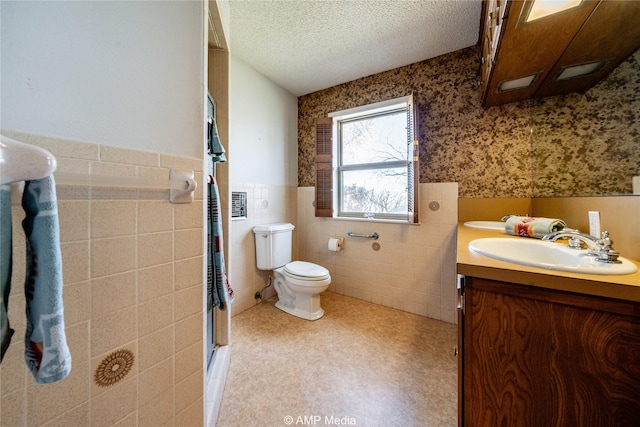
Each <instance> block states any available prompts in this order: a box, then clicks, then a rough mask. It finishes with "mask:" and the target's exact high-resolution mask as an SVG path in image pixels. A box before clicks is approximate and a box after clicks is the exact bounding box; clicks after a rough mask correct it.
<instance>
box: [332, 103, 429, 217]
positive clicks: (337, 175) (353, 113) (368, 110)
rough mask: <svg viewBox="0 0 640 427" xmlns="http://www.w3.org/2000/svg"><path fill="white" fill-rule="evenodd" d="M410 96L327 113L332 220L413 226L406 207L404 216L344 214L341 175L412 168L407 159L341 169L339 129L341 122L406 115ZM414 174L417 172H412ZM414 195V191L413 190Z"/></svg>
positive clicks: (410, 160)
mask: <svg viewBox="0 0 640 427" xmlns="http://www.w3.org/2000/svg"><path fill="white" fill-rule="evenodd" d="M410 100H411V96H403V97H400V98H395V99H390V100H387V101H382V102H376V103H374V104H368V105H362V106H359V107H355V108H350V109H347V110H342V111H336V112H333V113H329V114H328V116H329V117H331V118H332V119H333V141H334V142H333V144H334V149H333V152H334V154H335V155H334V156H333V162H334V165H333V171H334V179H333V189H334V191H333V194H334V207H336V206H337V209H334V218H360V219H368V220H386V221H389V220H391V221H401V222H407V223H412V222H413V214H412V213H411V212H410V209H409V207H408V206H407V212H406V213H403V214H393V213H375V214H373V216H371V214H372V213H369V212H344V211H343V210H342V208H343V203H342V172H343V171H353V170H369V169H373V168H380V167H382V168H394V167H398V166H405V167H407V170H409V168H410V167H411V162H412V160H413V159H412V158H408V159H407V160H400V161H394V162H384V163H367V164H366V165H367V166H352V165H349V166H344V165H342V147H341V135H340V126H341V123H342V122H344V121H349V120H352V119H357V118H365V117H369V116H375V115H381V114H387V113H392V112H396V111H402V110H404V111H406V112H407V114H409V111H408V109H409V108H410V104H409V102H410ZM414 173H417V171H414ZM410 191H412V189H411V186H409V185H408V187H407V196H408V200H410V199H411V195H410V194H408V193H409V192H410ZM413 191H414V192H416V191H417V189H413Z"/></svg>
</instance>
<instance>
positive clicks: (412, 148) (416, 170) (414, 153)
mask: <svg viewBox="0 0 640 427" xmlns="http://www.w3.org/2000/svg"><path fill="white" fill-rule="evenodd" d="M407 149H408V154H409V173H408V181H409V182H408V183H407V184H408V189H409V191H408V192H407V193H408V198H409V200H408V201H409V206H408V208H409V209H408V212H409V219H410V220H411V215H413V218H412V221H413V223H414V224H417V223H419V222H420V216H419V212H418V206H420V198H419V195H420V188H419V187H420V155H419V153H420V146H419V144H418V108H417V106H416V104H415V103H414V102H413V94H411V96H410V97H409V100H408V101H407Z"/></svg>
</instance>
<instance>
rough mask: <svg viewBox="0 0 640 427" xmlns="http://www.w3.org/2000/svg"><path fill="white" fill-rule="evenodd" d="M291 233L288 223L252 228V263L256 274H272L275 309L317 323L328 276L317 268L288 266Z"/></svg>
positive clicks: (296, 263)
mask: <svg viewBox="0 0 640 427" xmlns="http://www.w3.org/2000/svg"><path fill="white" fill-rule="evenodd" d="M293 229H294V226H293V224H289V223H277V224H265V225H258V226H255V227H254V228H253V234H254V237H255V240H256V262H257V264H258V268H259V269H260V270H273V275H274V282H273V286H274V288H275V289H276V292H277V293H278V302H276V307H278V308H279V309H280V310H282V311H284V312H287V313H289V314H292V315H294V316H297V317H300V318H302V319H307V320H317V319H319V318H321V317H322V316H323V315H324V310H323V309H322V307H320V293H321V292H324V291H326V290H327V288H328V287H329V284H330V283H331V276H330V275H329V271H328V270H327V269H326V268H324V267H321V266H319V265H317V264H312V263H310V262H304V261H293V262H291V240H292V234H293Z"/></svg>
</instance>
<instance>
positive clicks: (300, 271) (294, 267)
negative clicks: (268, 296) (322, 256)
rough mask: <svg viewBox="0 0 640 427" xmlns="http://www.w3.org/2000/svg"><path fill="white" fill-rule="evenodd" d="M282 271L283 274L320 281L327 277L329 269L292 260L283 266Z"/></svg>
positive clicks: (298, 278)
mask: <svg viewBox="0 0 640 427" xmlns="http://www.w3.org/2000/svg"><path fill="white" fill-rule="evenodd" d="M282 273H283V274H284V276H286V277H288V278H291V279H296V280H307V281H316V280H317V281H322V280H326V279H327V278H328V277H329V270H327V269H326V268H324V267H322V266H320V265H317V264H313V263H310V262H305V261H293V262H290V263H288V264H287V265H285V266H284V268H283V271H282Z"/></svg>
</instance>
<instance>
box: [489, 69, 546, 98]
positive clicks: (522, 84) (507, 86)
mask: <svg viewBox="0 0 640 427" xmlns="http://www.w3.org/2000/svg"><path fill="white" fill-rule="evenodd" d="M539 76H540V73H536V74H531V75H529V76H524V77H519V78H517V79H512V80H505V81H503V82H500V84H499V85H498V93H501V92H507V91H509V90H516V89H524V88H526V87H530V86H532V85H533V84H534V83H535V81H536V80H538V77H539Z"/></svg>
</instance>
